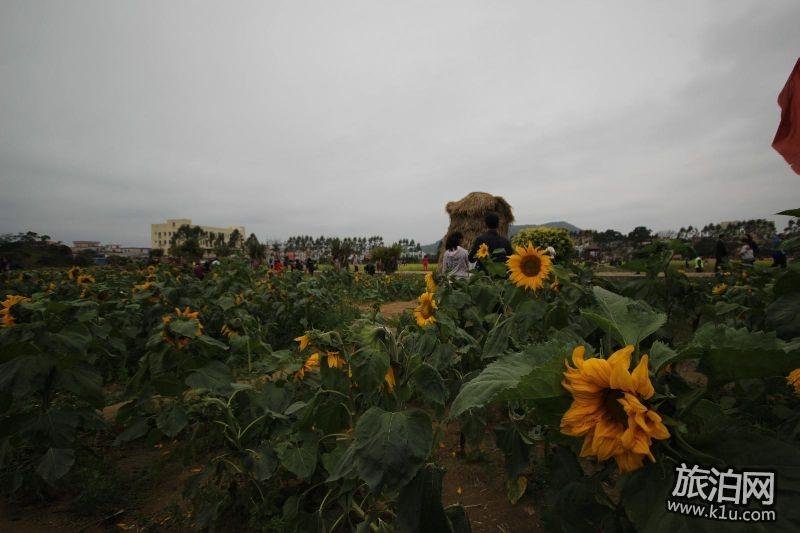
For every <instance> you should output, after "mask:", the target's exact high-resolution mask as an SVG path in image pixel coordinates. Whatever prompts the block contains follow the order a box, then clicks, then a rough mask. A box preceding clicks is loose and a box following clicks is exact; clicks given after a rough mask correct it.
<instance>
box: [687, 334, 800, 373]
mask: <svg viewBox="0 0 800 533" xmlns="http://www.w3.org/2000/svg"><path fill="white" fill-rule="evenodd" d="M786 348H787V346H786V343H784V342H783V341H782V340H780V339H778V338H777V337H776V336H775V333H764V332H760V331H758V332H751V331H747V330H746V329H744V328H742V329H733V328H730V327H727V326H715V325H713V324H706V325H704V326H702V327H701V328H700V329H698V330H697V332H695V335H694V337H693V338H692V341H691V342H690V343H689V345H688V346H687V347H686V348H684V350H682V351H681V354H680V357H681V358H682V359H685V358H699V359H700V365H699V367H698V368H699V370H700V372H703V373H704V374H706V375H707V376H708V378H709V380H710V381H711V382H712V383H713V384H717V385H719V384H722V383H728V382H731V381H737V380H741V379H748V378H768V377H785V376H786V375H787V374H788V373H789V372H790V371H791V370H793V369H795V368H798V367H800V350H794V351H791V352H787V351H786Z"/></svg>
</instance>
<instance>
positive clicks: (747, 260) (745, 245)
mask: <svg viewBox="0 0 800 533" xmlns="http://www.w3.org/2000/svg"><path fill="white" fill-rule="evenodd" d="M739 259H741V260H742V264H743V265H750V266H752V265H753V264H754V263H755V262H756V256H755V254H754V253H753V248H752V247H751V246H750V243H749V242H747V238H745V239H742V247H741V248H739Z"/></svg>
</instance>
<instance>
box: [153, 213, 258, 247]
mask: <svg viewBox="0 0 800 533" xmlns="http://www.w3.org/2000/svg"><path fill="white" fill-rule="evenodd" d="M183 225H187V226H192V221H191V220H190V219H188V218H174V219H173V218H170V219H167V221H166V222H165V223H161V224H151V225H150V247H151V248H153V249H155V248H160V249H162V250H164V253H165V254H167V253H169V246H170V241H171V240H172V236H173V235H175V233H176V232H177V231H178V228H180V227H181V226H183ZM200 227H201V228H203V232H204V235H203V238H202V239H200V246H202V247H203V248H204V249H205V251H206V254H210V253H211V251H212V248H213V246H214V241H215V240H216V239H217V237H218V236H219V235H222V237H223V238H224V239H225V241H226V242H227V241H228V239H230V236H231V233H233V232H234V230H239V234H240V235H241V237H242V241H244V239H245V238H246V237H247V235H246V234H245V232H244V226H231V227H228V228H217V227H214V226H200Z"/></svg>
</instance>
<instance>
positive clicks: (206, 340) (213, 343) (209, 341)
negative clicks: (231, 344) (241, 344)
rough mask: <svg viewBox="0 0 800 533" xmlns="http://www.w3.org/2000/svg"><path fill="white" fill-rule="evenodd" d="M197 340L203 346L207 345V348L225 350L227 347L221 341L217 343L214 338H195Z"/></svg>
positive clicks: (202, 336)
mask: <svg viewBox="0 0 800 533" xmlns="http://www.w3.org/2000/svg"><path fill="white" fill-rule="evenodd" d="M197 340H198V341H200V342H202V343H203V344H208V345H209V346H213V347H215V348H219V349H221V350H227V349H228V345H227V344H225V343H224V342H222V341H218V340H217V339H215V338H214V337H209V336H208V335H200V336H198V337H197Z"/></svg>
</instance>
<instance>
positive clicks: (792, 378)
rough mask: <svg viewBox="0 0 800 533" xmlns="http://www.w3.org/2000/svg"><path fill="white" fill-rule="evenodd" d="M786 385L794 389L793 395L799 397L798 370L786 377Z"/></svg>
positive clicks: (799, 374) (799, 373) (799, 378)
mask: <svg viewBox="0 0 800 533" xmlns="http://www.w3.org/2000/svg"><path fill="white" fill-rule="evenodd" d="M786 383H788V384H789V385H791V386H792V387H794V391H795V393H796V394H797V395H798V396H800V368H795V369H794V370H792V371H791V372H789V375H788V376H786Z"/></svg>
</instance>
